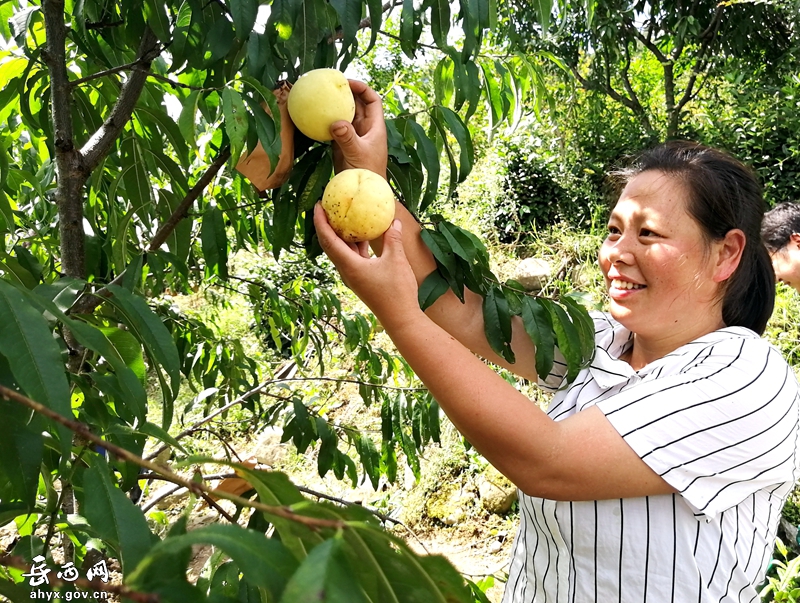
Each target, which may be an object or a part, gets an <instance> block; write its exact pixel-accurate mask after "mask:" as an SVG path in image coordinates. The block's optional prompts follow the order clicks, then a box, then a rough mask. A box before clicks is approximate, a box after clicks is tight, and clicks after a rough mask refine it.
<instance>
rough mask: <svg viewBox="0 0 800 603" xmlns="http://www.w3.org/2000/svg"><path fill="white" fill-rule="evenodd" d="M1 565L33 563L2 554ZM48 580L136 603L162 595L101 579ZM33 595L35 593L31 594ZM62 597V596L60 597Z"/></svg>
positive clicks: (152, 601) (153, 600) (154, 600)
mask: <svg viewBox="0 0 800 603" xmlns="http://www.w3.org/2000/svg"><path fill="white" fill-rule="evenodd" d="M0 565H2V566H4V567H13V568H15V569H20V570H30V569H31V565H30V564H29V563H28V562H27V561H25V558H24V557H20V556H19V555H0ZM47 582H48V584H49V585H50V586H54V587H56V588H58V587H65V586H66V587H69V586H74V587H76V588H80V589H82V590H87V591H92V590H94V591H103V592H107V593H111V594H115V595H118V596H119V597H122V598H125V599H130V600H131V601H136V603H158V602H159V601H160V600H161V597H159V595H157V594H155V593H143V592H139V591H135V590H131V589H130V588H128V587H127V586H125V585H123V584H106V583H105V582H102V581H100V580H91V581H90V580H87V579H86V578H78V579H77V580H75V581H72V582H69V581H67V580H62V579H61V578H58V577H57V576H52V577H50V576H48V577H47ZM31 596H33V594H32V595H31ZM59 598H60V597H59Z"/></svg>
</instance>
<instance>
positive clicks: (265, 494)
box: [231, 463, 322, 560]
mask: <svg viewBox="0 0 800 603" xmlns="http://www.w3.org/2000/svg"><path fill="white" fill-rule="evenodd" d="M231 466H232V467H235V468H236V471H237V473H238V474H239V475H240V476H241V477H242V478H243V479H245V480H247V482H248V483H250V485H252V486H253V488H255V491H256V493H257V494H258V500H260V501H261V502H262V503H264V504H265V505H272V506H278V507H280V506H291V505H296V504H298V503H302V502H305V500H306V499H305V498H304V497H303V495H302V494H301V493H300V491H299V490H298V489H297V488H296V487H295V485H294V484H293V483H292V482H291V481H290V480H289V478H288V477H287V476H286V475H285V474H284V473H280V472H278V471H259V470H256V469H250V468H249V467H245V466H244V465H237V464H233V463H232V464H231ZM264 516H265V517H266V519H267V520H268V521H269V522H270V523H272V525H274V526H275V530H276V531H277V533H278V534H280V539H281V542H283V544H284V545H285V546H286V548H287V549H289V550H290V551H291V552H292V554H293V555H294V556H295V558H296V559H297V560H301V559H303V558H304V557H305V556H306V555H308V552H309V550H310V549H311V547H312V546H314V545H315V544H318V543H319V542H321V540H322V539H321V538H320V537H319V536H318V535H316V534H301V533H298V530H297V524H296V523H295V522H293V521H291V520H289V519H286V518H284V517H278V516H275V515H271V514H269V513H265V514H264Z"/></svg>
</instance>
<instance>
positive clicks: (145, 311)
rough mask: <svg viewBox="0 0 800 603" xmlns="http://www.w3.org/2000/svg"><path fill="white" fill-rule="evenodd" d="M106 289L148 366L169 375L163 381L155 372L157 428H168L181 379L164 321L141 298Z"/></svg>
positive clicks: (176, 352) (110, 287)
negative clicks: (158, 406) (158, 402)
mask: <svg viewBox="0 0 800 603" xmlns="http://www.w3.org/2000/svg"><path fill="white" fill-rule="evenodd" d="M108 289H109V291H111V293H112V296H111V297H110V298H109V303H111V304H112V305H113V306H114V307H115V308H116V309H117V310H118V311H119V313H120V314H121V315H122V321H123V322H124V323H125V324H126V325H127V326H128V329H129V330H130V332H131V333H132V334H133V335H134V336H135V337H136V338H137V339H138V340H139V341H141V342H142V344H143V345H144V348H145V350H147V355H148V357H149V358H150V361H151V366H154V367H161V368H163V369H164V371H165V372H166V374H167V376H168V377H169V382H167V381H166V380H164V379H163V375H162V374H161V370H157V371H156V373H157V375H158V377H159V380H161V387H162V395H163V398H164V407H163V409H162V423H161V427H162V428H164V429H169V425H170V423H171V422H172V403H173V401H174V400H175V398H176V397H177V396H178V390H179V389H180V380H181V370H180V367H181V365H180V358H179V357H178V350H177V348H176V347H175V342H174V341H173V340H172V336H171V335H170V333H169V331H168V330H167V328H166V327H165V326H164V323H162V322H161V319H160V318H159V317H158V316H157V315H156V314H155V313H154V312H153V311H152V310H151V309H150V306H148V305H147V302H146V301H145V300H144V299H142V298H141V297H138V296H136V295H134V294H133V293H130V292H129V291H127V290H126V289H123V288H122V287H118V286H116V285H108Z"/></svg>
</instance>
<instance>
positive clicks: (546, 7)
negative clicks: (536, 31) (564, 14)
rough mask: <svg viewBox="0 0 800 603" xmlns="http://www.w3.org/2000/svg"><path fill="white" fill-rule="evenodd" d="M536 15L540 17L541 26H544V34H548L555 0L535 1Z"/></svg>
mask: <svg viewBox="0 0 800 603" xmlns="http://www.w3.org/2000/svg"><path fill="white" fill-rule="evenodd" d="M533 5H534V7H535V8H536V14H537V16H538V17H539V25H541V26H542V33H543V34H546V33H547V30H548V29H549V28H550V15H551V14H552V12H553V0H534V2H533Z"/></svg>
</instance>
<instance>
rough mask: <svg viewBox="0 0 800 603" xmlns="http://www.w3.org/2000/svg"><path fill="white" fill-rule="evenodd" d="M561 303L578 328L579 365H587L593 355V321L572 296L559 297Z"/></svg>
mask: <svg viewBox="0 0 800 603" xmlns="http://www.w3.org/2000/svg"><path fill="white" fill-rule="evenodd" d="M561 303H563V304H564V307H565V308H566V309H567V312H568V313H569V316H570V318H572V323H573V324H574V325H575V326H576V328H577V329H578V335H579V336H580V338H581V366H588V365H589V363H591V361H592V358H593V357H594V351H595V341H594V321H593V320H592V317H591V316H589V313H588V312H587V311H586V308H584V307H583V306H582V305H581V304H580V303H578V302H577V301H576V300H575V299H573V298H572V297H570V296H568V295H565V296H564V297H562V298H561Z"/></svg>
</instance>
